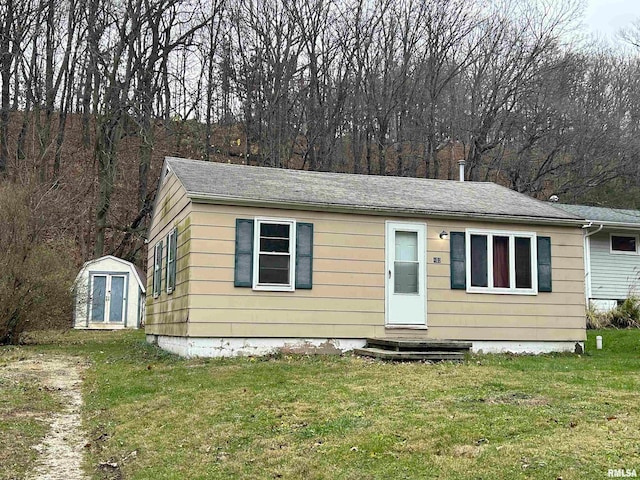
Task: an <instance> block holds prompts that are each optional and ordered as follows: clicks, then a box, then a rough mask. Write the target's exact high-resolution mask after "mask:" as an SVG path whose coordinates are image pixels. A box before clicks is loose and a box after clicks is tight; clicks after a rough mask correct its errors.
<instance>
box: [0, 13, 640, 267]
mask: <svg viewBox="0 0 640 480" xmlns="http://www.w3.org/2000/svg"><path fill="white" fill-rule="evenodd" d="M581 5H582V3H581V2H579V1H578V0H562V1H553V0H548V1H540V0H530V1H525V0H494V1H492V2H485V1H480V0H476V1H471V0H432V1H426V2H425V1H421V0H297V1H289V0H268V1H267V0H190V1H179V0H118V1H112V0H37V1H32V0H5V1H3V2H2V3H1V4H0V172H1V174H2V176H3V179H2V182H3V183H6V184H9V185H15V186H16V188H18V187H20V188H23V187H24V186H25V185H28V186H29V188H31V189H33V190H32V191H34V192H38V193H37V194H35V193H34V195H39V197H38V198H40V199H41V200H42V201H43V202H53V204H54V206H53V207H51V208H50V209H49V210H47V213H46V219H47V221H49V222H50V223H51V225H52V228H50V229H48V230H46V231H45V233H42V235H41V236H40V237H38V238H39V240H38V241H48V240H50V239H51V238H53V237H60V236H61V237H64V238H67V239H69V240H70V244H71V245H75V246H76V248H75V249H74V250H73V255H72V256H73V259H74V261H75V262H77V263H79V262H81V261H84V260H87V259H89V258H92V257H95V256H99V255H102V254H106V253H112V254H115V255H118V256H121V257H124V258H127V259H130V260H133V261H135V262H136V263H138V264H139V265H142V263H143V262H144V260H143V259H144V258H145V254H144V251H143V250H144V248H145V245H144V238H145V234H146V228H147V225H148V223H149V218H150V212H151V207H152V204H153V198H154V194H155V188H156V183H157V179H158V175H159V171H160V167H161V164H162V159H163V158H164V156H165V155H176V156H183V157H190V158H198V159H205V160H210V161H230V162H234V163H241V162H245V163H250V164H254V165H261V166H272V167H277V168H304V169H311V170H327V171H340V172H349V173H354V174H376V175H407V176H426V177H431V178H455V177H456V175H457V166H456V164H455V162H456V161H457V160H458V159H461V158H464V159H465V160H466V162H467V176H468V179H469V180H478V181H487V180H489V181H497V182H499V183H502V184H504V185H506V186H508V187H510V188H513V189H515V190H517V191H520V192H523V193H526V194H528V195H532V196H534V197H537V198H541V199H546V198H548V196H549V195H551V194H556V195H558V196H559V197H560V201H562V202H565V203H572V202H580V203H588V204H597V205H606V206H616V207H630V208H637V207H639V206H640V175H639V174H640V163H639V161H638V160H639V158H640V139H639V136H638V133H639V128H640V125H639V120H640V23H638V24H636V28H632V29H630V30H629V31H627V32H623V35H622V36H621V38H620V41H619V43H618V44H616V45H615V46H614V47H607V46H603V45H601V44H598V43H596V42H589V41H587V40H586V39H584V38H583V36H582V31H581V30H580V25H579V22H580V15H581V8H582V7H581ZM283 188H286V186H283ZM38 205H39V204H38ZM38 205H36V206H38Z"/></svg>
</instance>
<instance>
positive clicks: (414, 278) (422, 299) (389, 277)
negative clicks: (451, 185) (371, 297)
mask: <svg viewBox="0 0 640 480" xmlns="http://www.w3.org/2000/svg"><path fill="white" fill-rule="evenodd" d="M426 236H427V226H426V225H425V224H424V223H400V222H387V233H386V242H385V243H386V257H387V259H386V267H387V268H386V282H385V288H386V302H385V303H386V312H385V317H386V323H387V325H410V326H426V324H427V301H426V300H427V298H426V291H427V289H426V281H427V276H426V269H425V257H426Z"/></svg>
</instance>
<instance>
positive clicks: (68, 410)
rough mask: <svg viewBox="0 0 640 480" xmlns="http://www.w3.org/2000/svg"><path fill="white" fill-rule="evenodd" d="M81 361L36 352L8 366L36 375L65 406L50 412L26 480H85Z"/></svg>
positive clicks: (8, 367)
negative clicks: (83, 468)
mask: <svg viewBox="0 0 640 480" xmlns="http://www.w3.org/2000/svg"><path fill="white" fill-rule="evenodd" d="M81 368H82V365H81V364H80V363H79V361H78V360H77V359H73V358H68V357H61V356H44V355H42V356H40V355H39V356H38V357H35V358H29V359H25V360H21V361H17V362H14V363H12V364H11V365H9V366H7V370H13V371H15V372H16V373H23V374H29V375H33V376H35V377H37V378H39V380H40V383H41V385H42V388H45V389H47V390H48V391H50V392H51V393H52V394H54V395H59V396H60V398H61V400H62V403H63V405H64V408H63V410H62V411H61V412H58V413H54V414H53V415H52V418H51V419H50V420H51V427H50V430H49V433H48V434H47V436H46V437H45V438H44V439H43V441H42V443H40V444H39V445H36V446H35V447H34V448H35V449H36V450H37V451H38V461H37V464H36V467H35V469H34V471H33V472H32V473H31V474H30V475H28V476H27V479H29V480H85V479H86V478H87V477H86V476H85V475H84V473H83V471H82V456H83V452H84V445H85V444H86V440H85V436H84V432H83V431H82V427H81V418H80V409H81V407H82V395H81V392H80V387H81V385H82V378H81V376H80V372H81Z"/></svg>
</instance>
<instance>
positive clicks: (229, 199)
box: [187, 192, 584, 226]
mask: <svg viewBox="0 0 640 480" xmlns="http://www.w3.org/2000/svg"><path fill="white" fill-rule="evenodd" d="M187 197H188V198H190V199H191V201H195V202H198V203H210V204H220V205H239V206H247V207H263V208H264V207H276V208H282V209H286V210H306V211H318V210H320V209H321V210H322V211H328V212H336V213H360V214H368V215H399V216H404V217H425V216H427V217H432V218H474V219H478V218H480V219H483V220H491V221H494V222H500V223H524V224H531V223H535V224H537V225H564V226H582V225H583V224H584V219H579V218H575V219H573V218H547V217H532V216H515V215H491V214H486V213H475V212H444V211H439V210H422V209H399V208H384V207H372V206H368V205H339V204H328V203H322V204H319V203H311V202H308V203H307V202H282V201H274V200H262V199H251V198H241V197H233V196H226V195H224V196H223V195H211V194H208V193H202V192H187Z"/></svg>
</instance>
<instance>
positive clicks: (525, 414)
mask: <svg viewBox="0 0 640 480" xmlns="http://www.w3.org/2000/svg"><path fill="white" fill-rule="evenodd" d="M599 334H601V335H603V337H604V345H605V348H604V350H602V351H596V350H595V335H596V333H591V332H590V334H589V341H588V343H587V353H586V354H585V355H582V356H576V355H550V356H542V357H528V356H524V357H518V356H503V355H496V356H478V357H471V358H470V359H469V360H468V361H466V362H464V363H462V364H452V363H440V364H422V363H381V362H378V361H371V360H365V359H361V358H357V357H352V356H345V357H301V356H281V357H277V358H268V359H261V358H258V359H252V358H242V359H231V360H203V359H196V360H183V359H180V358H178V357H175V356H173V355H169V354H166V353H163V352H161V351H159V350H157V349H156V348H154V347H152V346H149V345H147V344H145V343H144V336H143V334H142V333H141V332H118V333H105V332H97V333H90V332H69V333H68V334H65V335H61V336H59V337H58V338H57V345H55V346H43V345H38V346H33V347H22V348H21V349H19V350H22V351H24V352H28V353H29V354H33V353H35V352H38V353H45V354H46V353H47V352H60V353H65V354H72V355H82V356H83V357H87V358H88V359H90V361H91V365H92V366H91V367H90V368H89V369H88V370H87V371H86V380H85V384H84V397H85V414H84V418H85V426H86V429H87V431H88V433H89V437H90V438H89V443H90V445H89V446H88V448H87V452H88V455H87V471H90V472H93V473H94V475H95V478H126V479H150V478H153V479H210V478H220V479H229V478H260V479H262V478H265V479H266V478H291V479H298V478H303V479H321V478H322V479H378V478H379V479H401V478H408V479H418V478H420V479H422V478H438V479H462V478H478V479H511V478H539V479H550V478H551V479H556V478H560V477H561V478H562V479H563V480H568V479H581V480H582V479H590V478H594V479H596V478H597V479H602V478H607V473H608V470H609V469H619V468H626V469H636V471H637V474H638V475H640V435H639V433H638V432H640V331H637V330H634V331H630V330H625V331H603V332H599ZM12 351H13V352H15V350H12ZM0 355H3V350H1V349H0ZM100 463H103V465H102V466H98V465H99V464H100ZM106 463H109V464H110V465H107V464H106ZM115 464H117V466H114V465H115Z"/></svg>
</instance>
